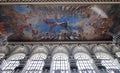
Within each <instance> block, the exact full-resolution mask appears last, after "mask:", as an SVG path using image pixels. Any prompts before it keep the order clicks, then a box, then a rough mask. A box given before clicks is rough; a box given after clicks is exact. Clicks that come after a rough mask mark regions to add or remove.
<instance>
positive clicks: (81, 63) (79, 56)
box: [74, 52, 96, 73]
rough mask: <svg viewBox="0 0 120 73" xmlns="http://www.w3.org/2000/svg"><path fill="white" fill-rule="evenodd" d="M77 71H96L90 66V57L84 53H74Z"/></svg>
mask: <svg viewBox="0 0 120 73" xmlns="http://www.w3.org/2000/svg"><path fill="white" fill-rule="evenodd" d="M74 58H75V59H76V65H77V67H78V71H79V73H96V72H95V70H94V68H93V67H92V59H91V58H90V56H89V55H87V54H85V53H82V52H81V53H76V54H75V55H74Z"/></svg>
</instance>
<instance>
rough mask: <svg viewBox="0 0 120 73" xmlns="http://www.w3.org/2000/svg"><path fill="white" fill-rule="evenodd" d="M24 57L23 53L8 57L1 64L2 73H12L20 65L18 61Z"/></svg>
mask: <svg viewBox="0 0 120 73" xmlns="http://www.w3.org/2000/svg"><path fill="white" fill-rule="evenodd" d="M24 57H25V54H23V53H17V54H14V55H12V56H10V57H9V58H8V59H7V60H4V61H3V63H2V73H12V72H14V70H15V68H16V67H17V66H19V65H20V60H21V59H23V58H24Z"/></svg>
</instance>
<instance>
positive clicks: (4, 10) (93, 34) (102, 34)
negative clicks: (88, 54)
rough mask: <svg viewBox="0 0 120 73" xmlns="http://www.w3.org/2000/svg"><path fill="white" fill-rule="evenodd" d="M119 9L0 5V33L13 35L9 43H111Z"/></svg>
mask: <svg viewBox="0 0 120 73" xmlns="http://www.w3.org/2000/svg"><path fill="white" fill-rule="evenodd" d="M119 9H120V6H119V5H46V6H45V5H44V6H42V5H1V6H0V34H5V35H7V34H8V33H13V34H12V35H11V36H10V37H9V38H8V40H9V41H48V40H56V41H59V40H81V41H88V40H90V41H97V40H99V41H102V40H111V39H112V37H111V35H110V33H115V32H116V31H119V30H120V29H119V27H120V26H119V25H120V24H119V23H120V21H119V19H120V17H119V16H120V14H119V13H120V10H119ZM118 26H119V27H118ZM113 27H114V28H113Z"/></svg>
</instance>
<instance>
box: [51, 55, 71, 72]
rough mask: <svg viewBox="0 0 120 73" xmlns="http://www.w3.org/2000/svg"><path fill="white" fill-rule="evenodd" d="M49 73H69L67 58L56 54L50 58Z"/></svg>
mask: <svg viewBox="0 0 120 73" xmlns="http://www.w3.org/2000/svg"><path fill="white" fill-rule="evenodd" d="M50 73H70V65H69V60H68V56H67V55H66V54H64V53H56V54H55V55H54V56H53V58H52V64H51V72H50Z"/></svg>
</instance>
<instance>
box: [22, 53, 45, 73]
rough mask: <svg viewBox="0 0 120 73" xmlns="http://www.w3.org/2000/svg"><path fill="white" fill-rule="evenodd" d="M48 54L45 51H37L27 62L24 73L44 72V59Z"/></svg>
mask: <svg viewBox="0 0 120 73" xmlns="http://www.w3.org/2000/svg"><path fill="white" fill-rule="evenodd" d="M46 58H47V55H46V54H44V53H37V54H34V55H33V56H31V58H30V59H29V60H28V61H27V64H26V66H25V68H24V70H23V73H42V70H43V66H44V64H45V62H44V60H45V59H46Z"/></svg>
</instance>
